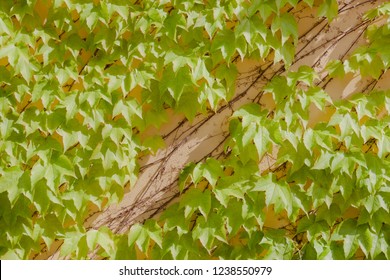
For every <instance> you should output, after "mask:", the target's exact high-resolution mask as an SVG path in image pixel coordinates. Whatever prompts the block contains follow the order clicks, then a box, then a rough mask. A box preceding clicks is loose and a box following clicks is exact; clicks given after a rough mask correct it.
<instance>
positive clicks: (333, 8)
mask: <svg viewBox="0 0 390 280" xmlns="http://www.w3.org/2000/svg"><path fill="white" fill-rule="evenodd" d="M338 9H339V5H338V2H337V0H325V1H323V2H322V4H321V5H320V6H319V8H318V16H320V17H327V18H328V21H329V22H331V21H332V20H333V19H334V18H335V17H336V16H337V14H338Z"/></svg>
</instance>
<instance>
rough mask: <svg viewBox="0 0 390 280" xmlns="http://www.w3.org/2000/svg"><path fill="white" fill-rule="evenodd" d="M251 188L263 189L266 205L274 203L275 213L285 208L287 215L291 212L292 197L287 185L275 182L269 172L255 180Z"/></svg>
mask: <svg viewBox="0 0 390 280" xmlns="http://www.w3.org/2000/svg"><path fill="white" fill-rule="evenodd" d="M253 190H257V191H265V203H266V205H267V206H270V205H274V209H275V212H276V213H280V212H281V211H282V210H286V212H287V214H288V215H291V214H292V210H293V209H292V205H293V198H292V193H291V190H290V188H289V186H288V185H287V184H284V183H283V182H275V181H274V178H273V175H272V174H271V173H270V174H268V175H267V176H266V177H263V178H261V179H260V180H259V181H258V182H256V187H255V188H254V189H253Z"/></svg>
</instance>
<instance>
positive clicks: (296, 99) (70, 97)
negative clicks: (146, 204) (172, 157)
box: [0, 0, 390, 259]
mask: <svg viewBox="0 0 390 280" xmlns="http://www.w3.org/2000/svg"><path fill="white" fill-rule="evenodd" d="M14 2H15V1H14ZM16 2H17V3H16ZM16 2H15V3H13V4H12V3H11V2H10V1H2V2H1V3H0V137H1V138H0V155H1V156H0V213H1V215H0V226H1V229H2V230H1V232H0V256H1V258H4V259H9V258H16V259H31V258H35V257H37V256H39V255H41V256H42V255H43V254H44V252H45V251H51V250H54V249H55V248H57V247H60V249H59V252H60V257H62V258H77V259H87V258H106V259H142V258H149V259H151V258H153V259H211V258H212V259H215V258H218V259H354V258H357V257H358V256H363V257H364V258H368V259H379V258H386V259H387V258H389V253H390V251H389V246H388V245H389V244H390V236H389V234H388V232H390V231H389V226H390V220H389V216H390V214H389V211H390V210H389V209H390V204H389V199H390V197H389V187H388V181H389V180H390V177H389V176H388V175H387V174H389V170H388V169H389V168H388V166H389V163H388V155H389V153H390V133H389V126H388V123H389V116H388V111H389V104H390V103H389V100H390V93H389V91H387V90H383V91H369V90H368V91H367V92H364V93H361V94H356V95H355V96H353V97H352V98H351V99H350V100H341V101H339V102H334V101H333V100H332V99H331V97H330V96H331V94H330V93H329V92H327V91H325V90H324V89H322V88H321V87H320V86H319V81H320V77H321V75H320V74H322V73H316V72H315V71H314V69H312V67H309V66H301V67H300V68H299V69H297V70H296V71H291V70H289V69H290V68H289V67H290V66H291V65H292V64H293V62H294V59H295V49H296V46H297V43H298V39H299V33H298V26H297V20H296V18H295V16H294V11H296V10H297V9H298V8H301V7H305V8H307V7H309V8H315V9H316V10H317V17H319V18H321V17H326V18H327V19H328V21H329V22H330V21H332V20H334V19H335V18H336V17H337V14H338V10H339V4H338V1H336V0H325V1H312V0H307V1H306V0H305V1H297V0H278V1H262V0H253V1H243V0H234V1H168V0H166V1H165V0H164V1H162V0H161V1H147V0H145V1H125V0H101V1H91V2H90V3H86V1H68V0H52V1H49V0H34V1H16ZM388 16H389V7H388V4H387V3H385V4H382V5H380V6H379V7H378V8H376V9H374V10H372V11H370V12H368V13H367V14H366V15H365V16H364V20H367V21H373V20H375V19H387V18H388ZM388 30H389V25H388V21H386V22H385V23H384V24H382V25H378V24H371V25H370V26H369V27H368V29H367V31H366V33H365V36H366V39H367V44H365V45H363V46H362V47H360V48H358V49H357V50H355V51H354V52H353V53H352V54H351V55H349V56H348V57H347V58H346V59H344V60H343V61H341V60H335V61H332V62H330V63H329V64H328V66H327V72H328V74H329V76H330V77H332V78H343V77H345V75H347V74H348V73H355V74H360V75H362V76H367V77H371V78H373V79H374V80H375V81H377V80H379V79H380V78H381V77H382V76H383V75H384V74H385V73H386V71H387V69H388V67H389V53H388V50H387V46H388V34H389V32H388ZM239 60H241V61H245V60H257V61H262V62H265V63H268V62H270V63H271V64H273V65H283V67H284V69H287V70H286V75H275V76H274V77H272V78H270V79H269V82H268V83H267V84H266V85H265V86H264V87H262V88H261V89H260V95H259V100H258V101H259V102H257V103H256V102H253V103H249V104H246V105H243V106H241V107H239V108H238V109H236V110H234V112H233V113H232V115H231V117H230V119H229V137H228V138H227V140H226V141H225V143H224V144H225V147H224V153H223V156H222V157H220V158H218V159H216V158H212V157H210V158H207V159H205V160H203V161H200V162H198V163H190V164H189V165H188V166H186V167H185V168H184V169H183V170H182V172H181V174H180V178H179V182H178V186H179V191H180V194H179V198H178V202H176V203H170V204H169V205H167V207H166V209H165V210H164V211H163V212H162V213H161V216H160V217H159V218H156V219H148V220H146V221H145V222H143V223H137V224H134V225H133V226H132V227H131V228H130V229H129V230H128V231H127V232H124V233H116V232H112V231H111V230H110V229H109V228H107V227H100V228H90V227H89V226H88V223H87V219H88V218H89V217H90V216H91V215H92V214H93V212H94V211H97V210H103V209H106V208H107V207H108V206H110V205H112V204H114V203H118V202H119V201H121V200H122V198H123V196H124V193H125V192H126V191H127V190H128V188H127V187H129V186H130V187H131V186H133V185H134V184H135V182H136V180H137V175H138V172H139V158H140V157H141V156H143V155H151V154H155V153H158V152H159V150H160V149H162V148H163V147H164V146H165V143H164V139H165V138H164V137H163V136H161V135H159V134H158V133H151V131H158V130H159V129H160V128H161V127H162V125H164V124H166V123H167V122H168V120H169V118H168V115H169V114H170V113H171V112H174V113H175V114H184V116H185V117H186V118H187V119H188V120H189V121H190V122H191V121H193V120H194V119H195V117H196V116H197V115H199V114H204V115H210V114H215V113H218V110H219V109H220V108H222V107H223V106H228V105H231V101H232V100H233V98H234V96H235V90H236V84H237V76H238V70H237V69H238V68H237V62H238V61H239ZM265 95H267V96H270V98H271V99H272V101H273V104H274V105H273V107H272V106H271V107H272V108H266V107H264V106H262V105H261V99H262V98H263V96H265ZM313 106H315V107H317V108H318V110H320V111H325V110H328V111H330V112H331V114H332V116H331V117H330V119H329V120H328V121H327V122H322V123H316V124H311V123H310V113H309V111H310V108H311V107H313ZM275 153H276V159H271V155H274V154H275ZM266 162H267V163H266ZM96 209H97V210H96ZM350 213H354V214H350ZM270 215H271V216H272V217H271V218H276V219H279V220H281V221H284V224H283V225H282V226H278V227H274V226H271V225H269V219H270V217H269V216H270Z"/></svg>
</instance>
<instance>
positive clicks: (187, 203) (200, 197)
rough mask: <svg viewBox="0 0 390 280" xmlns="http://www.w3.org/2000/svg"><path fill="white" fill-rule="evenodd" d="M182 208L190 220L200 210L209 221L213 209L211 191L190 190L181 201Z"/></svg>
mask: <svg viewBox="0 0 390 280" xmlns="http://www.w3.org/2000/svg"><path fill="white" fill-rule="evenodd" d="M180 208H184V209H185V210H184V217H185V218H189V217H191V216H192V214H193V213H194V212H195V211H197V210H199V211H200V213H201V214H202V215H203V216H204V217H205V219H207V216H208V214H209V212H210V209H211V192H210V191H209V190H207V189H206V190H204V191H201V190H200V189H197V188H191V189H189V190H188V191H187V192H186V193H185V194H184V195H183V196H182V197H181V200H180Z"/></svg>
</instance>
